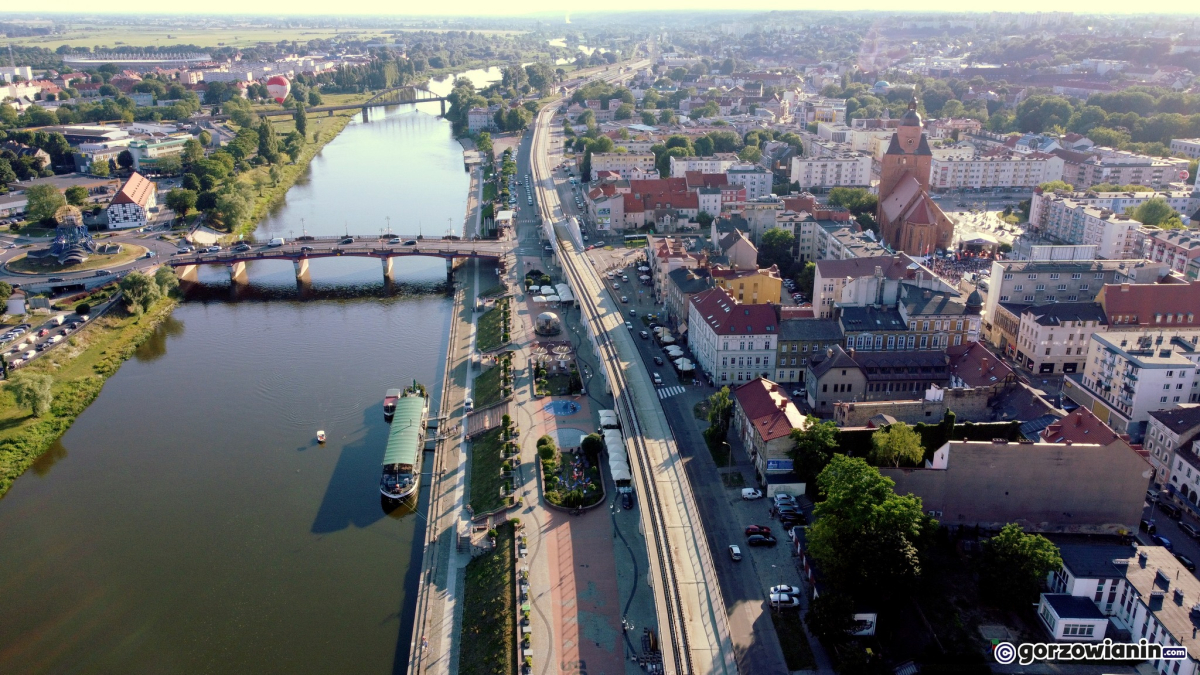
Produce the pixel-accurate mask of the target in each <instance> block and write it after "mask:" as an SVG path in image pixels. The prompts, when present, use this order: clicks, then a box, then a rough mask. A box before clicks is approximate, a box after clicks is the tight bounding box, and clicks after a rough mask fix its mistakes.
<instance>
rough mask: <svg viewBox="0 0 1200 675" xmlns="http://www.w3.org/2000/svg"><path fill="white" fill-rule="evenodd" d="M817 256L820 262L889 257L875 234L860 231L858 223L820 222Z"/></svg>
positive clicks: (816, 229) (818, 226)
mask: <svg viewBox="0 0 1200 675" xmlns="http://www.w3.org/2000/svg"><path fill="white" fill-rule="evenodd" d="M814 230H815V231H816V233H817V241H816V249H817V250H816V254H815V256H814V257H815V258H816V259H818V260H849V259H851V258H874V257H877V256H882V255H888V253H889V252H888V250H887V249H886V248H884V247H883V244H881V243H879V240H878V239H876V238H875V233H874V232H872V231H870V230H867V231H865V232H864V231H862V230H861V229H859V226H858V223H845V222H840V221H818V222H817V227H816V228H814Z"/></svg>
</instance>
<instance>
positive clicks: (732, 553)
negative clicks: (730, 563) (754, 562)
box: [729, 544, 742, 562]
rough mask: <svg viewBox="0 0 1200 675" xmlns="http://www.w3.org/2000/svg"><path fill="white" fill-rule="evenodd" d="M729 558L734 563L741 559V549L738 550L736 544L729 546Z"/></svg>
mask: <svg viewBox="0 0 1200 675" xmlns="http://www.w3.org/2000/svg"><path fill="white" fill-rule="evenodd" d="M729 557H730V558H733V560H734V562H736V561H738V560H741V559H742V549H740V548H738V545H737V544H730V545H729Z"/></svg>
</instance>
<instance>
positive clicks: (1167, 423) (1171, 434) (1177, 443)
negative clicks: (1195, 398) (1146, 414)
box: [1142, 403, 1200, 497]
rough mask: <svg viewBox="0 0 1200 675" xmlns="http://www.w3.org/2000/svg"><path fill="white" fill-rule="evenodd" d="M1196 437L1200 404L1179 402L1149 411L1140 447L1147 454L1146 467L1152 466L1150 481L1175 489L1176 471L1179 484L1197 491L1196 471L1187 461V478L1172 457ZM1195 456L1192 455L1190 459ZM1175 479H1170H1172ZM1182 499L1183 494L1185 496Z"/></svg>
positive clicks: (1199, 478)
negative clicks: (1147, 463) (1181, 477)
mask: <svg viewBox="0 0 1200 675" xmlns="http://www.w3.org/2000/svg"><path fill="white" fill-rule="evenodd" d="M1197 434H1200V405H1196V404H1195V403H1180V404H1179V405H1178V406H1175V407H1171V408H1164V409H1163V410H1152V411H1150V420H1149V422H1148V424H1147V425H1146V435H1145V437H1144V438H1143V439H1142V447H1143V448H1144V449H1145V450H1146V452H1147V453H1148V454H1149V459H1150V464H1151V465H1152V466H1153V467H1154V475H1155V478H1154V482H1155V483H1158V484H1160V485H1168V484H1171V485H1174V486H1175V489H1176V490H1178V489H1179V487H1180V485H1181V483H1180V481H1179V480H1178V476H1177V474H1176V473H1175V472H1176V471H1177V470H1178V472H1179V473H1180V474H1184V476H1183V479H1184V482H1183V483H1182V484H1187V483H1192V484H1193V485H1196V486H1197V487H1193V488H1190V489H1189V490H1195V489H1197V488H1200V484H1198V483H1197V482H1196V481H1198V480H1200V471H1196V470H1195V469H1196V467H1195V466H1193V464H1194V462H1193V461H1192V460H1190V459H1189V461H1188V465H1189V466H1191V467H1192V469H1193V474H1194V475H1188V474H1186V473H1185V471H1184V470H1183V466H1182V465H1180V466H1179V467H1176V462H1175V455H1176V453H1178V452H1179V451H1180V450H1187V449H1188V448H1191V447H1193V446H1192V441H1193V440H1194V439H1195V438H1196V436H1197ZM1194 455H1195V453H1192V456H1194ZM1173 477H1174V478H1175V480H1172V478H1173ZM1185 497H1186V495H1185Z"/></svg>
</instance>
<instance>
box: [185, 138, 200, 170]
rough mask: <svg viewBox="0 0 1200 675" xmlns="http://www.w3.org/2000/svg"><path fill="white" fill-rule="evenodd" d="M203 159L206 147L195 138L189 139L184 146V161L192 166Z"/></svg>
mask: <svg viewBox="0 0 1200 675" xmlns="http://www.w3.org/2000/svg"><path fill="white" fill-rule="evenodd" d="M202 157H204V145H203V144H201V143H200V141H198V140H196V139H194V138H189V139H187V141H185V142H184V144H183V160H184V161H185V162H187V163H189V164H190V163H192V162H194V161H196V160H198V159H200V158H202Z"/></svg>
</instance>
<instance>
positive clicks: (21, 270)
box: [4, 244, 146, 275]
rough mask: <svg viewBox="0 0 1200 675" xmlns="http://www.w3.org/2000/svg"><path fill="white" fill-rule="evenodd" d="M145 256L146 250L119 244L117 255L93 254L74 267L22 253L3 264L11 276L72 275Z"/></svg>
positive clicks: (122, 263) (123, 263) (118, 264)
mask: <svg viewBox="0 0 1200 675" xmlns="http://www.w3.org/2000/svg"><path fill="white" fill-rule="evenodd" d="M144 255H146V248H145V247H144V246H138V245H136V244H121V250H120V251H119V252H117V253H112V254H105V253H93V254H92V255H91V256H90V257H89V258H88V259H87V260H85V261H84V262H81V263H78V264H75V265H60V264H58V260H56V259H55V258H41V259H38V258H30V257H29V256H28V255H27V254H24V253H22V254H21V255H18V256H16V257H15V258H13V259H12V260H9V261H8V263H7V264H5V266H4V268H5V270H7V271H8V272H10V273H12V274H31V275H32V274H72V273H75V272H87V271H92V270H102V269H105V268H109V267H119V266H121V265H125V264H128V263H131V262H133V261H134V260H137V259H138V258H141V257H142V256H144Z"/></svg>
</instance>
